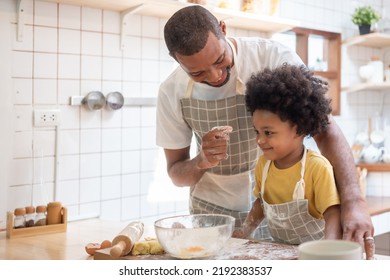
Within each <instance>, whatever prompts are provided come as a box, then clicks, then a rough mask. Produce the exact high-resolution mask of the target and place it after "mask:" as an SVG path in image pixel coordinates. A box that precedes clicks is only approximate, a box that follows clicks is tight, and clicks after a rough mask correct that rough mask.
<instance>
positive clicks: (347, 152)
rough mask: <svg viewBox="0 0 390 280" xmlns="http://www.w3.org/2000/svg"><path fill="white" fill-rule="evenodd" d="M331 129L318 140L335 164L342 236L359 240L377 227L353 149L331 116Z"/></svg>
mask: <svg viewBox="0 0 390 280" xmlns="http://www.w3.org/2000/svg"><path fill="white" fill-rule="evenodd" d="M329 121H330V124H329V126H328V129H327V130H326V131H325V132H323V133H321V134H320V135H317V136H316V137H315V141H316V143H317V146H318V148H319V149H320V151H321V153H322V154H323V155H324V156H325V157H326V158H327V159H328V160H329V161H330V163H331V164H332V165H333V170H334V173H335V180H336V185H337V189H338V191H339V194H340V199H341V223H342V230H343V239H348V240H352V241H356V242H359V243H360V244H362V246H364V244H363V243H364V242H363V240H364V237H367V236H373V235H374V227H373V225H372V222H371V217H370V215H369V213H368V208H367V204H366V201H365V199H364V198H363V197H362V195H361V193H360V187H359V181H358V174H357V169H356V166H355V164H354V158H353V155H352V151H351V148H350V147H349V144H348V142H347V140H346V139H345V137H344V135H343V133H342V132H341V130H340V128H339V127H338V125H337V124H336V122H335V121H334V120H333V118H332V117H331V116H330V118H329Z"/></svg>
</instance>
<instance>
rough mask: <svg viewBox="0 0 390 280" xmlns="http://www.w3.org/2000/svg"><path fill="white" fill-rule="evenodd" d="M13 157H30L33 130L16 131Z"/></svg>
mask: <svg viewBox="0 0 390 280" xmlns="http://www.w3.org/2000/svg"><path fill="white" fill-rule="evenodd" d="M13 140H14V150H13V157H14V158H15V159H17V158H29V157H31V156H32V131H21V132H15V133H14V139H13Z"/></svg>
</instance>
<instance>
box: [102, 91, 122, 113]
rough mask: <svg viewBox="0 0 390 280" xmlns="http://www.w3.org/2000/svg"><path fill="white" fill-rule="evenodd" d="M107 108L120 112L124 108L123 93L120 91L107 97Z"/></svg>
mask: <svg viewBox="0 0 390 280" xmlns="http://www.w3.org/2000/svg"><path fill="white" fill-rule="evenodd" d="M106 102H107V106H108V108H109V109H111V110H119V109H120V108H122V107H123V104H124V102H125V99H124V98H123V95H122V93H120V92H118V91H114V92H110V93H109V94H107V97H106Z"/></svg>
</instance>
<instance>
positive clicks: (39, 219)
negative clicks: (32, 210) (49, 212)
mask: <svg viewBox="0 0 390 280" xmlns="http://www.w3.org/2000/svg"><path fill="white" fill-rule="evenodd" d="M46 224H47V221H46V206H45V205H39V206H37V215H36V216H35V226H45V225H46Z"/></svg>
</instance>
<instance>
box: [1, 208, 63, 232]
mask: <svg viewBox="0 0 390 280" xmlns="http://www.w3.org/2000/svg"><path fill="white" fill-rule="evenodd" d="M61 212H62V219H61V224H55V225H46V226H34V227H25V228H14V217H15V216H14V213H13V212H7V238H17V237H27V236H34V235H40V234H48V233H57V232H65V231H66V227H67V223H68V221H67V220H68V212H67V209H66V208H65V207H62V210H61Z"/></svg>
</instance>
